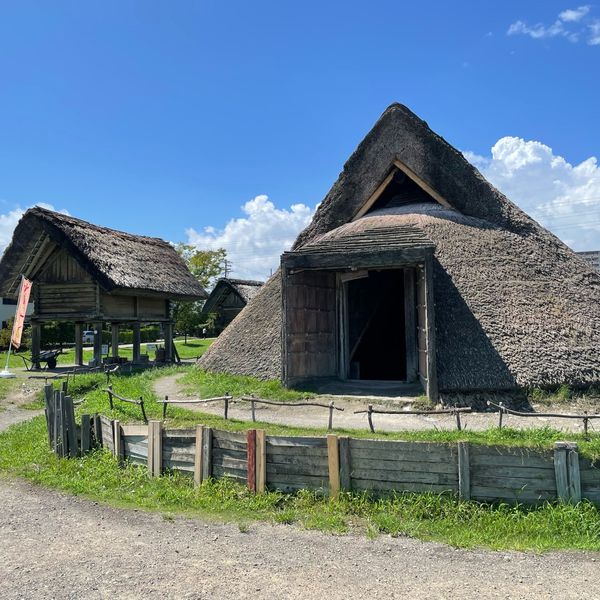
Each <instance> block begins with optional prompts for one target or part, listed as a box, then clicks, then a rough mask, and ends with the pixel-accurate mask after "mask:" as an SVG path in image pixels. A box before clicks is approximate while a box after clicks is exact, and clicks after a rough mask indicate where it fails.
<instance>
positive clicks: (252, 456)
mask: <svg viewBox="0 0 600 600" xmlns="http://www.w3.org/2000/svg"><path fill="white" fill-rule="evenodd" d="M246 457H247V458H246V465H247V477H246V479H247V483H248V489H249V490H250V491H251V492H256V429H249V430H248V431H247V433H246Z"/></svg>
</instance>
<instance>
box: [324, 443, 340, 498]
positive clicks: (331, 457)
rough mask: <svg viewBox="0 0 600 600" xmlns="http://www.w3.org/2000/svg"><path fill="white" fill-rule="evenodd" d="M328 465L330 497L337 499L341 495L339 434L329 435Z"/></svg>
mask: <svg viewBox="0 0 600 600" xmlns="http://www.w3.org/2000/svg"><path fill="white" fill-rule="evenodd" d="M327 466H328V469H329V497H330V498H333V499H337V498H338V497H339V495H340V455H339V450H338V438H337V435H334V434H332V433H330V434H329V435H328V436H327Z"/></svg>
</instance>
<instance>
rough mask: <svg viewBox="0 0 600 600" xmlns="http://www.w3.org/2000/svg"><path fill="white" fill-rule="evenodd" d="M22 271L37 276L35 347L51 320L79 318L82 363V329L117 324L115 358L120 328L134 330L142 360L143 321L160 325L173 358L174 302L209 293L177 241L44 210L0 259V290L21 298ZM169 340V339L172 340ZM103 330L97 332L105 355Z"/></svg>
mask: <svg viewBox="0 0 600 600" xmlns="http://www.w3.org/2000/svg"><path fill="white" fill-rule="evenodd" d="M21 276H24V277H26V278H27V279H29V280H31V281H32V282H33V293H32V298H33V300H34V313H33V314H32V316H31V323H32V345H33V348H32V353H33V355H34V357H35V356H36V354H38V353H39V331H40V327H41V325H42V324H43V323H44V322H48V321H63V322H64V321H67V322H73V323H75V330H76V339H75V342H76V354H77V362H78V363H81V362H82V360H83V359H82V356H83V355H82V348H81V343H82V340H81V337H82V336H81V329H82V326H83V325H84V324H88V323H94V324H95V328H96V330H98V331H99V330H101V329H102V323H104V322H110V323H111V324H112V329H113V342H114V341H115V340H117V343H116V344H115V343H113V353H115V352H116V353H117V354H116V355H115V354H113V356H114V357H118V329H119V325H120V324H121V325H122V324H128V325H130V326H131V327H133V330H134V353H133V354H134V358H139V354H140V346H139V342H140V340H139V327H140V324H141V323H148V322H152V323H161V324H162V325H163V329H164V331H165V351H166V355H167V359H169V358H170V357H171V352H172V344H171V336H172V317H171V310H170V302H171V301H172V300H183V301H186V300H188V301H192V300H198V299H203V298H206V297H207V296H208V295H207V293H206V291H205V290H204V289H203V288H202V286H201V285H200V284H199V283H198V281H197V280H196V279H195V278H194V276H193V275H192V274H191V273H190V271H189V270H188V268H187V267H186V265H185V263H184V262H183V260H182V259H181V257H180V256H179V254H178V253H177V252H176V250H175V249H174V248H173V246H172V245H171V244H169V243H167V242H165V241H163V240H161V239H158V238H151V237H145V236H138V235H132V234H130V233H124V232H122V231H115V230H114V229H108V228H107V227H99V226H97V225H93V224H91V223H87V222H86V221H82V220H80V219H76V218H74V217H71V216H69V215H64V214H60V213H56V212H53V211H50V210H46V209H44V208H40V207H36V208H32V209H29V210H28V211H27V212H26V213H25V214H24V215H23V217H22V218H21V220H20V221H19V223H18V225H17V227H16V229H15V231H14V234H13V238H12V241H11V243H10V245H9V246H8V247H7V249H6V251H5V252H4V255H3V256H2V260H1V261H0V295H2V296H9V297H11V296H14V295H15V294H16V293H17V292H18V287H19V284H20V281H21ZM167 338H168V339H167ZM100 341H101V337H100V335H96V337H95V342H96V343H95V355H96V360H97V361H99V360H100V346H101V344H100Z"/></svg>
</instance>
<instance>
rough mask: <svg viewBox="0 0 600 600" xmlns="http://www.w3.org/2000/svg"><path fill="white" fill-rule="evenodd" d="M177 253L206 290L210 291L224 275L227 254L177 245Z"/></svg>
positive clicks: (223, 251) (221, 249)
mask: <svg viewBox="0 0 600 600" xmlns="http://www.w3.org/2000/svg"><path fill="white" fill-rule="evenodd" d="M176 248H177V252H179V255H180V256H181V258H183V260H184V262H185V264H186V265H187V267H188V269H189V270H190V271H191V273H192V275H193V276H194V277H195V278H196V279H197V280H198V281H199V282H200V285H201V286H202V287H203V288H205V289H210V288H211V287H212V286H213V284H214V282H215V280H216V279H217V278H218V277H220V276H221V275H222V274H223V271H224V266H225V261H226V259H227V252H226V251H225V249H224V248H219V249H218V250H198V249H197V248H195V247H194V246H190V245H189V244H181V243H180V244H177V246H176Z"/></svg>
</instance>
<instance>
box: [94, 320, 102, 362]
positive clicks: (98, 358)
mask: <svg viewBox="0 0 600 600" xmlns="http://www.w3.org/2000/svg"><path fill="white" fill-rule="evenodd" d="M94 331H95V333H94V361H95V363H96V365H95V366H99V365H101V364H102V321H98V322H96V323H94Z"/></svg>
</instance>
